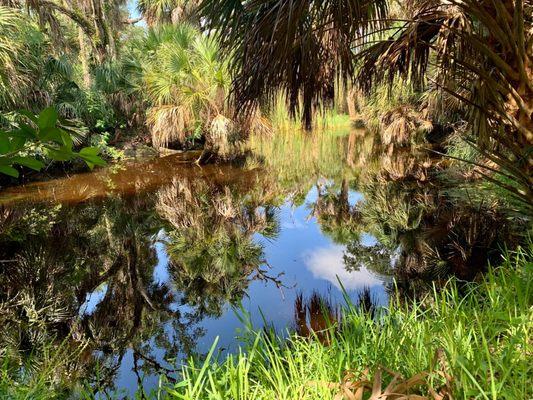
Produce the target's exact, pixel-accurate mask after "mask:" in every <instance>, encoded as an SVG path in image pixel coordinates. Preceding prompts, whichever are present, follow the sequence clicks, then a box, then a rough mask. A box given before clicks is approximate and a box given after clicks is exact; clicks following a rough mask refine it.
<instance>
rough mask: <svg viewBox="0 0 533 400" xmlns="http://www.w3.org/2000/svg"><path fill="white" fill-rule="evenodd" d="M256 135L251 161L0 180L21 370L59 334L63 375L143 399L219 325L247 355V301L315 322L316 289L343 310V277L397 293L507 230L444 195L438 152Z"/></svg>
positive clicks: (277, 314)
mask: <svg viewBox="0 0 533 400" xmlns="http://www.w3.org/2000/svg"><path fill="white" fill-rule="evenodd" d="M250 146H251V148H252V150H253V152H252V153H251V155H250V156H249V157H248V159H247V160H246V161H245V162H243V164H242V165H238V166H237V165H233V166H230V165H211V166H206V167H202V168H200V167H197V166H196V165H193V164H191V163H190V161H191V160H190V156H189V155H187V154H181V155H180V154H178V155H173V156H169V157H164V158H159V159H154V160H149V161H144V162H134V163H128V164H125V165H122V166H114V167H111V168H110V169H107V170H101V171H97V172H94V173H91V174H83V175H76V176H73V177H69V178H66V179H58V180H52V181H48V182H41V183H33V184H29V185H27V186H23V187H18V188H10V189H7V190H5V191H3V192H1V193H0V204H1V205H0V260H1V263H0V268H1V270H0V344H1V345H0V355H1V356H2V358H3V359H4V360H6V362H7V363H8V364H9V365H10V366H11V367H12V368H11V372H12V373H13V374H17V373H18V371H20V365H28V366H30V365H31V366H32V371H36V370H38V369H39V368H44V369H46V368H49V367H50V363H52V361H53V360H51V359H50V358H51V357H52V356H51V352H50V351H49V350H50V349H51V348H56V347H57V346H59V347H60V348H64V349H65V350H64V351H65V352H67V353H68V354H70V358H69V361H68V362H67V363H61V364H59V365H57V366H54V374H55V377H56V379H54V382H56V383H55V384H57V385H63V386H64V387H65V390H66V391H71V390H74V386H75V384H76V382H78V381H81V380H83V379H89V381H90V384H92V385H93V386H94V387H96V388H97V389H98V390H99V391H100V392H101V393H111V392H112V391H114V390H117V389H118V390H124V391H126V392H127V393H130V394H131V393H133V392H134V391H135V389H136V388H137V386H138V385H139V384H140V383H141V382H142V384H143V385H144V386H145V387H147V388H150V387H155V386H156V384H157V376H158V374H165V375H167V376H168V378H169V379H173V378H174V377H175V372H174V371H175V369H176V368H177V367H179V365H180V363H181V362H182V360H183V358H184V357H188V356H191V355H198V354H202V353H205V352H207V350H208V349H209V348H210V346H211V344H212V342H213V340H214V339H215V337H217V336H220V338H221V340H220V345H221V348H222V349H226V351H233V350H234V349H235V347H236V341H235V332H236V329H237V328H239V327H240V326H241V322H240V321H239V318H238V317H237V316H236V315H235V313H234V312H233V310H232V306H235V305H237V304H239V303H242V305H243V307H244V309H245V310H247V311H248V312H249V313H250V319H251V322H252V323H253V324H255V325H256V326H261V325H262V324H263V322H264V320H263V318H265V319H266V320H267V321H269V322H270V323H272V325H273V326H274V327H275V328H276V329H278V330H279V331H280V332H283V331H284V330H286V329H287V328H288V327H291V326H292V327H296V328H297V327H298V326H299V327H300V329H305V327H304V323H303V321H304V311H303V310H304V308H305V307H304V306H303V304H304V303H303V299H304V298H311V299H313V298H314V297H313V296H312V293H318V294H320V295H322V294H324V293H327V294H328V298H329V299H330V301H331V303H330V304H331V305H332V307H333V308H332V311H331V316H332V317H333V316H335V310H334V308H335V307H334V305H335V304H338V303H339V302H342V301H343V295H342V292H341V287H344V288H345V289H346V290H347V291H348V295H349V296H351V297H352V298H353V299H354V300H355V301H357V299H358V294H359V293H361V292H362V291H364V290H365V289H369V290H370V293H369V294H368V296H367V297H368V298H370V297H371V298H372V299H373V300H375V302H377V303H378V304H383V303H384V302H386V300H387V291H388V290H390V288H391V287H392V278H391V275H392V274H394V275H395V276H396V277H397V278H401V279H403V281H401V282H404V283H406V286H410V288H411V289H412V286H413V285H414V284H415V283H416V282H419V281H420V279H422V278H425V277H429V278H433V279H434V278H440V277H446V276H448V275H449V274H450V273H456V274H459V275H461V276H462V277H468V276H471V275H473V274H474V273H475V272H476V270H475V268H476V266H477V265H479V266H481V265H485V264H486V261H487V258H490V257H491V254H493V253H491V252H492V249H494V248H496V247H497V245H498V243H499V242H500V240H501V238H502V237H504V236H505V235H507V234H508V232H507V230H508V229H507V228H506V225H505V222H502V221H501V216H500V215H498V214H497V213H495V212H493V211H492V210H493V209H492V208H490V207H489V208H487V207H486V206H485V205H483V206H479V205H477V206H472V205H471V204H470V205H468V204H467V205H464V204H459V203H458V202H457V201H456V200H454V198H452V197H451V196H450V195H449V193H443V192H442V191H441V190H439V188H440V186H442V185H437V184H436V183H435V181H436V180H437V179H439V171H440V170H441V169H442V167H443V165H444V162H443V161H442V160H435V159H433V158H431V157H430V156H429V155H428V153H417V152H415V151H412V149H411V151H409V152H406V151H405V149H402V148H400V149H396V150H394V149H393V150H391V147H390V146H389V147H388V148H386V149H385V150H383V151H382V150H380V147H379V143H376V138H375V137H374V136H372V135H367V134H365V133H364V132H361V131H355V132H345V133H343V134H341V133H335V134H334V133H331V132H330V133H324V134H315V135H311V136H309V135H305V134H296V133H289V134H287V135H276V136H274V137H271V138H262V137H254V138H252V139H251V141H250ZM371 154H374V155H376V154H377V155H379V156H378V157H377V158H376V157H371ZM495 224H497V225H495ZM494 226H498V227H499V229H494ZM472 265H473V266H474V268H467V266H469V267H470V266H472ZM341 284H342V285H341ZM416 284H418V283H416ZM406 290H410V289H409V288H407V289H406ZM366 293H368V292H366ZM298 296H303V297H301V299H300V303H301V306H302V307H304V308H302V307H300V311H299V312H298V307H296V312H295V309H294V304H295V303H296V304H298V299H299V298H300V297H298ZM315 297H316V296H315ZM315 300H316V299H315ZM311 303H313V301H311ZM311 303H310V304H311ZM315 303H316V301H315ZM367 303H369V302H368V301H367ZM310 307H311V306H310ZM368 307H369V309H370V305H369V306H368ZM315 311H316V304H315V306H313V307H311V308H308V309H307V311H305V313H307V312H309V313H310V314H311V315H315V314H316V312H315ZM295 313H296V317H297V318H296V321H295ZM298 315H299V317H298ZM315 317H316V315H315ZM305 318H307V319H309V315H307V317H305ZM335 318H336V317H335ZM298 321H299V322H298ZM316 321H317V319H316V318H315V322H316ZM317 326H318V325H317ZM309 328H313V326H311V325H309V326H307V329H308V330H309ZM313 329H314V328H313ZM302 332H304V331H303V330H302ZM28 368H29V367H28Z"/></svg>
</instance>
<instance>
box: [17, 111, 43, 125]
mask: <svg viewBox="0 0 533 400" xmlns="http://www.w3.org/2000/svg"><path fill="white" fill-rule="evenodd" d="M19 114H21V115H24V116H25V117H26V118H28V119H29V120H30V121H31V122H33V123H34V124H36V125H37V124H38V122H37V121H38V120H37V118H36V117H35V114H33V113H32V112H30V111H28V110H20V111H19Z"/></svg>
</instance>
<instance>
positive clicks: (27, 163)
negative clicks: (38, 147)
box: [11, 157, 44, 171]
mask: <svg viewBox="0 0 533 400" xmlns="http://www.w3.org/2000/svg"><path fill="white" fill-rule="evenodd" d="M11 160H12V161H13V163H14V164H15V163H16V164H19V165H22V166H24V167H28V168H31V169H33V170H35V171H40V170H41V169H43V168H44V163H43V162H42V161H39V160H36V159H35V158H32V157H13V158H12V159H11Z"/></svg>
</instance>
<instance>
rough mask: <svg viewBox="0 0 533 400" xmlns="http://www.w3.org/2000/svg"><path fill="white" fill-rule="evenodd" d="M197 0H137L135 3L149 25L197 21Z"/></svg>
mask: <svg viewBox="0 0 533 400" xmlns="http://www.w3.org/2000/svg"><path fill="white" fill-rule="evenodd" d="M198 4H199V1H198V0H139V3H138V5H137V7H138V9H139V11H140V13H141V14H142V16H143V18H144V20H145V21H146V24H147V25H148V26H149V27H154V26H156V25H162V24H169V23H172V24H177V23H179V22H190V23H197V22H198V21H197V19H196V18H195V13H196V8H197V7H198Z"/></svg>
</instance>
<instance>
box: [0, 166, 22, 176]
mask: <svg viewBox="0 0 533 400" xmlns="http://www.w3.org/2000/svg"><path fill="white" fill-rule="evenodd" d="M0 174H4V175H9V176H12V177H13V178H18V177H19V172H18V171H17V170H16V169H15V168H13V167H11V166H9V165H0Z"/></svg>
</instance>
